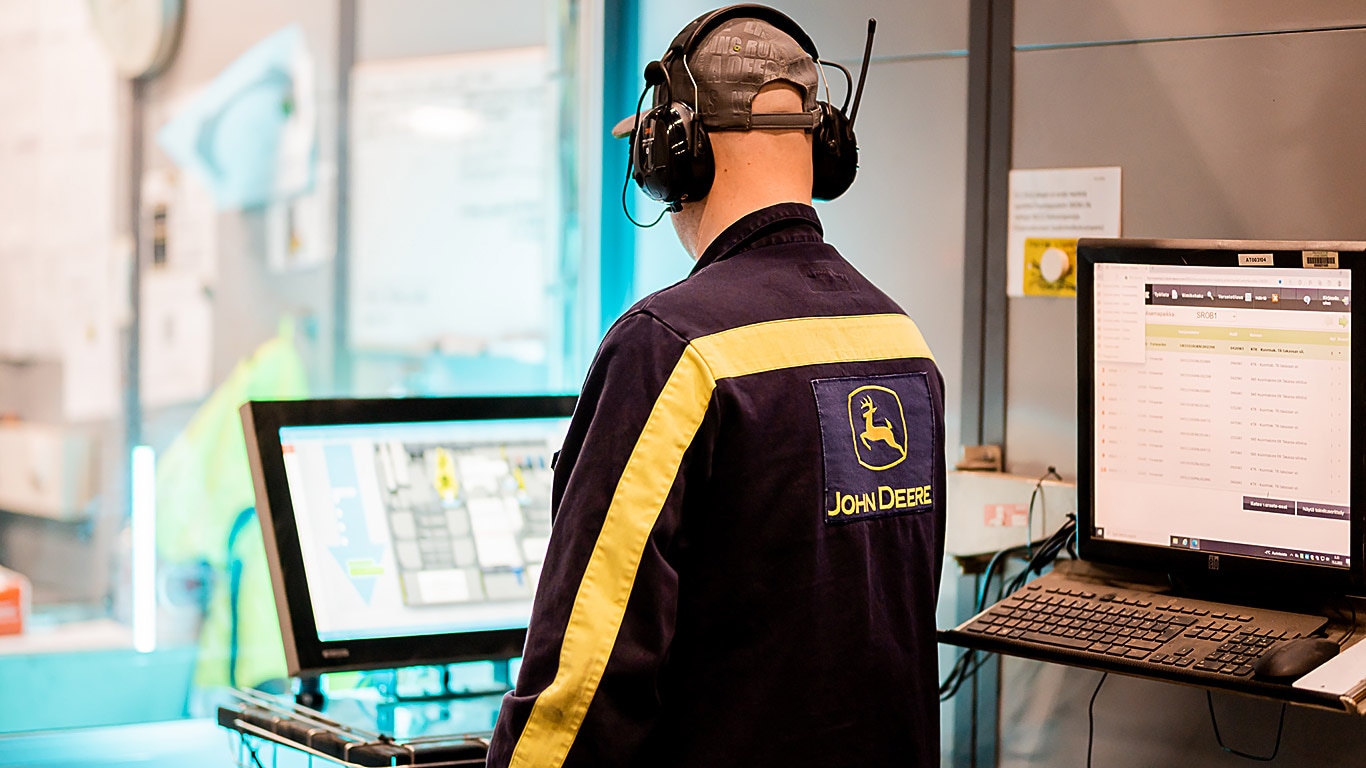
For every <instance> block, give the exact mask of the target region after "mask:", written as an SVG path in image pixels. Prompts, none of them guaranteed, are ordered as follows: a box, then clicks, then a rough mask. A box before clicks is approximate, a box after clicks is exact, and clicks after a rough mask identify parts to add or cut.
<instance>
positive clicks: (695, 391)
mask: <svg viewBox="0 0 1366 768" xmlns="http://www.w3.org/2000/svg"><path fill="white" fill-rule="evenodd" d="M715 384H716V383H715V380H714V379H713V378H712V376H711V373H710V372H709V371H708V370H707V367H706V364H705V363H704V362H703V360H702V357H701V355H699V354H698V353H697V350H695V349H693V348H692V347H691V346H690V347H688V348H687V349H685V350H684V352H683V357H682V359H680V360H679V362H678V365H677V366H675V367H674V370H673V373H672V374H670V376H669V380H668V381H667V382H666V383H665V384H664V390H663V392H661V393H660V395H659V399H657V400H656V401H655V404H654V407H653V408H652V409H651V410H650V415H649V417H648V418H647V419H646V421H645V428H644V430H642V431H641V434H640V439H639V440H637V441H636V445H635V448H634V449H633V450H632V451H631V456H630V458H629V459H627V461H626V469H625V470H623V471H622V473H621V479H620V480H619V481H618V483H617V488H616V491H615V492H614V493H613V495H612V501H611V504H610V505H609V506H608V509H607V517H606V519H605V520H604V521H603V524H602V531H601V532H600V533H599V534H598V541H597V544H595V545H594V547H593V554H592V555H590V556H589V560H588V568H587V569H586V570H585V571H584V574H583V580H582V581H581V582H580V584H579V590H578V594H576V595H575V596H574V607H573V608H572V609H571V610H570V614H569V624H568V625H567V626H566V627H565V631H564V642H563V644H562V646H561V647H560V663H559V669H558V670H557V671H556V673H555V679H554V680H553V681H551V683H550V685H549V686H548V687H546V689H545V690H544V691H542V692H541V694H540V696H538V697H537V698H536V703H535V704H534V705H533V706H532V708H531V715H530V717H529V718H528V719H527V723H526V727H525V728H523V729H522V735H521V737H520V738H519V739H518V741H517V747H516V749H515V750H514V751H513V753H512V761H511V763H510V767H511V768H558V766H560V765H562V764H563V763H564V759H565V756H566V755H568V754H569V748H570V747H571V746H572V745H573V743H574V737H575V736H576V735H577V734H578V731H579V726H580V725H581V724H582V723H583V718H584V715H585V714H586V713H587V711H588V705H589V703H590V702H592V700H593V694H594V693H596V692H597V688H598V682H599V681H600V680H601V679H602V673H603V670H604V669H606V668H607V659H608V657H610V656H611V655H612V647H613V646H614V645H615V644H616V639H617V632H618V631H619V630H620V629H621V622H622V618H623V617H624V616H625V614H626V603H627V601H628V600H629V599H630V597H631V588H632V586H634V584H635V578H636V569H637V568H638V567H639V566H640V558H641V557H642V555H643V554H644V551H645V544H646V542H647V541H648V540H649V538H650V531H651V530H653V529H654V526H655V520H656V519H657V518H658V517H659V513H660V511H661V510H662V509H663V508H664V501H665V499H666V498H667V497H668V495H669V490H670V489H671V488H673V484H674V478H675V476H676V475H677V474H678V467H679V465H680V464H682V462H683V453H684V452H685V451H687V449H688V446H689V445H691V444H692V440H693V436H694V435H696V434H697V429H698V427H699V426H701V424H702V419H703V417H704V416H705V415H706V413H707V404H708V403H709V402H710V401H711V393H712V389H713V388H714V387H715Z"/></svg>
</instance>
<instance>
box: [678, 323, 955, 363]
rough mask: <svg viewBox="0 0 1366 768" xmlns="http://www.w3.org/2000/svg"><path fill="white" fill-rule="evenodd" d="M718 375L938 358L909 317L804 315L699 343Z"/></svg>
mask: <svg viewBox="0 0 1366 768" xmlns="http://www.w3.org/2000/svg"><path fill="white" fill-rule="evenodd" d="M693 346H695V347H697V349H698V351H700V352H701V353H702V357H703V359H705V360H706V361H707V364H708V365H709V366H711V369H712V370H713V371H714V372H715V374H716V378H718V379H727V378H731V377H734V376H746V375H749V374H754V373H763V372H765V371H776V370H780V369H783V368H796V367H799V366H803V365H820V364H824V363H849V362H859V361H867V360H896V359H899V358H907V357H923V358H929V359H930V360H933V359H934V355H932V354H930V348H929V346H927V345H926V344H925V338H924V337H923V336H921V335H920V329H919V328H917V327H916V325H915V322H914V321H912V320H911V318H909V317H907V316H905V315H891V314H889V315H850V316H845V317H799V318H793V319H791V320H774V321H773V322H769V323H757V324H755V325H745V326H741V327H739V328H732V329H731V330H729V331H722V332H720V333H715V334H712V335H711V336H703V337H702V338H700V339H697V340H696V341H694V342H693Z"/></svg>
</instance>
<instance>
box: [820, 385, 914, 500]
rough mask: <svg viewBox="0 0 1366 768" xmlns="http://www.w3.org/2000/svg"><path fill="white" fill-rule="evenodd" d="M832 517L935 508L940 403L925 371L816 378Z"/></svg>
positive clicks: (827, 495) (826, 481)
mask: <svg viewBox="0 0 1366 768" xmlns="http://www.w3.org/2000/svg"><path fill="white" fill-rule="evenodd" d="M811 388H812V390H813V391H814V393H815V395H816V412H817V414H818V415H819V417H820V424H821V452H822V454H823V463H824V467H825V500H824V504H823V507H822V510H823V514H822V518H823V519H824V520H825V522H826V523H827V524H838V523H845V522H850V521H853V520H867V519H872V518H878V517H890V516H892V515H904V514H910V513H912V512H918V511H924V510H928V509H932V508H933V507H934V503H935V488H934V487H933V479H934V446H935V445H937V444H938V441H939V436H938V435H936V434H935V432H934V429H935V426H934V424H935V422H934V405H933V402H932V401H931V399H930V389H929V384H928V383H927V378H926V374H924V373H906V374H896V375H892V376H871V377H869V376H863V377H853V378H843V379H818V380H816V381H813V382H811Z"/></svg>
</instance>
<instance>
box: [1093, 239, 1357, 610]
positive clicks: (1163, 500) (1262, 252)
mask: <svg viewBox="0 0 1366 768" xmlns="http://www.w3.org/2000/svg"><path fill="white" fill-rule="evenodd" d="M1364 249H1366V243H1308V242H1242V241H1199V240H1133V239H1114V240H1098V239H1097V240H1082V241H1081V242H1080V243H1079V245H1078V248H1077V261H1078V272H1077V311H1078V332H1079V333H1078V341H1077V347H1078V370H1077V373H1078V377H1079V378H1078V381H1079V386H1078V393H1077V399H1078V404H1079V414H1078V424H1079V434H1078V449H1079V461H1078V477H1077V486H1078V488H1077V490H1078V538H1079V547H1080V554H1081V556H1082V558H1083V559H1085V560H1089V561H1093V562H1100V563H1109V564H1117V565H1130V566H1139V567H1144V568H1149V569H1154V570H1158V571H1163V572H1167V573H1170V574H1176V575H1180V576H1184V577H1188V578H1190V579H1191V580H1192V581H1195V580H1197V579H1198V580H1199V582H1200V583H1202V584H1205V585H1208V586H1221V587H1226V588H1230V589H1238V588H1243V589H1251V590H1263V589H1265V590H1276V589H1291V590H1295V589H1304V588H1312V589H1315V590H1318V591H1322V592H1330V593H1331V592H1340V591H1345V590H1347V589H1349V588H1352V587H1355V586H1359V585H1360V584H1361V572H1362V569H1363V565H1364V564H1366V563H1364V562H1363V556H1362V546H1361V544H1362V522H1361V518H1362V513H1363V512H1366V499H1363V498H1362V493H1363V491H1362V488H1363V484H1362V477H1363V458H1366V451H1363V450H1362V448H1363V446H1366V433H1363V427H1362V424H1363V423H1366V420H1364V419H1362V418H1359V416H1360V414H1357V413H1354V410H1355V409H1354V403H1356V402H1358V401H1362V402H1366V400H1362V399H1361V398H1362V393H1363V387H1366V376H1363V375H1362V361H1363V355H1366V344H1353V343H1352V335H1353V327H1354V325H1355V322H1356V319H1359V317H1354V316H1360V315H1361V313H1358V312H1356V311H1355V307H1354V305H1353V298H1354V296H1355V297H1357V298H1363V299H1366V285H1363V281H1364V280H1366V266H1363V264H1364V263H1366V262H1363V259H1364V258H1366V257H1364V256H1363V250H1364ZM1354 416H1357V417H1358V418H1354ZM1354 513H1355V514H1354Z"/></svg>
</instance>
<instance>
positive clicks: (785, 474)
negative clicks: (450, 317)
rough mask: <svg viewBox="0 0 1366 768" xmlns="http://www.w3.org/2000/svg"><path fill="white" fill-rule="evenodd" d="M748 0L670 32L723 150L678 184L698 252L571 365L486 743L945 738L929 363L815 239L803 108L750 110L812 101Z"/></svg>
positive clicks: (704, 749) (748, 752)
mask: <svg viewBox="0 0 1366 768" xmlns="http://www.w3.org/2000/svg"><path fill="white" fill-rule="evenodd" d="M760 10H762V11H764V13H759V12H758V11H755V12H754V14H755V15H756V16H758V18H753V17H748V16H740V17H734V18H728V19H726V20H725V21H724V22H723V23H721V24H718V25H714V28H713V29H710V30H709V31H707V30H706V29H704V30H703V31H705V32H706V34H704V35H701V37H700V39H698V40H696V41H695V44H694V45H692V46H691V47H690V49H689V48H687V46H683V47H681V48H680V45H681V44H680V40H682V39H684V37H685V35H686V34H687V33H688V30H685V33H684V34H681V35H680V39H679V40H675V45H674V46H672V47H671V48H672V49H673V50H671V53H670V54H667V55H666V57H665V59H664V60H663V61H664V69H665V70H666V71H667V75H668V80H669V82H670V84H671V85H670V86H669V88H668V89H667V90H668V92H667V93H663V94H661V93H660V91H661V90H664V89H660V88H657V89H656V103H660V102H661V101H664V100H667V99H669V98H672V99H673V100H674V101H676V102H682V103H685V104H697V105H699V107H700V110H699V117H700V118H701V120H702V124H703V126H704V127H705V128H706V129H707V130H708V131H709V136H710V142H711V149H712V153H713V155H714V161H715V173H714V180H713V181H712V183H711V185H710V187H709V191H707V192H706V194H705V195H701V196H699V199H690V200H687V201H684V202H681V203H680V204H677V205H674V206H673V209H674V210H675V212H674V213H673V214H672V221H673V224H674V227H675V229H676V230H677V232H678V236H679V239H680V241H681V242H682V244H683V247H684V248H685V249H686V250H687V251H688V253H689V254H690V255H692V257H693V258H694V259H696V261H697V263H696V266H695V267H694V269H693V270H692V273H691V274H690V275H689V276H688V278H687V279H685V280H683V281H682V282H680V283H678V284H676V285H674V286H671V287H669V288H666V289H664V290H662V291H659V292H657V293H655V294H653V295H651V296H649V297H647V298H645V299H644V300H642V301H641V302H640V303H638V304H636V305H635V306H634V307H632V308H631V309H630V310H629V311H627V312H626V314H625V315H623V316H622V317H621V319H619V320H618V321H617V322H616V324H615V325H614V326H613V327H612V328H611V330H610V331H609V332H608V333H607V336H606V338H605V339H604V340H603V342H602V346H601V348H600V349H599V351H598V355H597V358H596V359H595V360H594V362H593V364H592V367H591V370H590V371H589V374H588V377H587V380H586V382H585V384H584V387H583V392H582V395H581V397H580V400H579V403H578V407H577V410H576V412H575V414H574V418H573V422H572V424H571V426H570V429H569V433H568V436H567V437H566V439H565V443H564V448H563V450H562V452H561V454H560V456H559V459H558V463H557V465H556V467H555V487H554V497H553V503H554V516H555V522H554V530H553V534H552V537H551V543H550V550H549V553H548V556H547V559H546V562H545V566H544V571H543V574H542V576H541V580H540V584H539V586H538V591H537V594H536V604H535V607H534V610H533V616H532V619H531V625H530V628H529V630H528V635H527V644H526V652H525V657H524V660H523V665H522V669H521V673H520V676H519V679H518V681H517V687H516V690H515V691H513V692H512V693H510V694H508V696H507V697H506V699H505V700H504V703H503V708H502V711H501V713H500V715H499V719H498V724H497V727H496V730H495V733H494V736H493V742H492V748H491V753H490V759H489V765H490V766H498V767H501V766H507V765H513V766H535V767H536V768H545V767H547V766H552V767H553V766H560V765H567V766H590V765H591V766H650V767H652V768H653V767H654V766H675V765H677V766H708V767H711V766H727V765H743V766H768V765H773V766H846V765H848V766H855V765H856V766H883V765H897V766H929V765H934V764H937V763H938V700H937V694H936V691H937V687H938V685H937V664H936V645H935V622H934V608H935V602H936V599H937V596H938V589H939V573H940V562H941V560H942V557H943V532H944V516H943V513H944V506H943V504H944V503H943V497H942V495H943V491H944V485H945V481H944V473H945V466H944V452H943V451H944V449H943V444H944V443H943V441H944V423H943V381H942V378H941V376H940V374H939V371H938V369H937V368H936V367H935V364H934V361H933V359H932V358H931V357H930V354H929V351H928V350H927V349H926V348H925V345H924V341H923V340H922V339H921V336H920V333H919V332H918V331H917V330H916V328H915V325H914V324H913V323H912V322H911V321H910V319H909V318H907V317H906V316H905V314H904V313H903V312H902V311H901V309H900V308H899V307H897V305H896V304H895V303H894V302H893V301H892V300H891V299H889V298H888V297H887V296H886V295H884V294H883V293H882V292H881V291H879V290H878V289H877V288H875V287H874V286H873V285H872V284H871V283H870V282H869V281H868V280H867V279H866V278H864V277H863V276H862V275H860V274H859V273H858V272H857V271H856V270H855V269H854V268H853V267H852V266H850V265H849V263H848V262H846V261H845V260H844V259H843V258H841V257H840V255H839V254H838V253H837V252H836V251H835V249H834V248H832V247H830V246H829V245H826V244H825V243H824V242H823V240H822V230H821V226H820V222H819V221H818V220H817V218H816V214H815V211H814V210H813V209H812V208H811V199H812V197H811V195H812V185H813V170H812V137H811V133H810V132H809V130H803V129H786V130H783V129H751V130H745V129H744V128H745V127H746V126H750V124H751V117H752V116H760V115H765V114H770V113H803V112H806V113H812V114H815V112H814V111H813V108H814V107H815V105H816V98H815V96H816V94H815V89H816V84H817V72H816V67H817V65H816V63H815V62H814V61H813V58H812V56H811V54H810V53H809V52H808V51H807V50H806V49H804V48H803V46H802V45H799V44H798V43H797V42H796V41H795V40H794V37H793V36H792V35H791V34H789V33H788V32H787V31H784V30H783V29H781V28H780V26H786V25H783V24H775V23H774V22H775V21H778V22H781V21H784V20H786V17H781V15H780V14H777V13H776V12H771V9H760ZM704 18H705V17H704ZM786 22H787V24H791V25H792V26H791V27H790V28H791V29H792V30H793V31H795V32H796V33H797V34H798V35H800V36H802V37H804V36H805V35H804V33H801V32H800V30H799V29H798V28H796V27H795V24H792V23H791V22H790V20H786ZM694 24H696V22H695V23H694ZM693 28H694V27H692V26H690V28H689V29H693ZM756 52H757V54H756ZM704 54H705V55H704ZM732 54H733V56H734V57H741V59H743V58H744V57H746V56H749V58H750V59H751V60H750V61H748V62H746V61H744V60H738V59H736V58H733V57H732ZM755 55H758V56H759V57H760V58H761V59H762V61H760V62H758V64H757V65H756V64H755V61H753V58H754V56H755ZM708 57H710V58H708ZM737 73H738V77H737ZM694 79H695V80H696V82H697V83H698V86H697V87H698V88H699V89H702V90H703V91H704V92H703V93H702V94H694V93H693V87H692V81H693V80H694ZM718 94H719V95H718ZM624 122H625V121H624ZM755 122H759V121H758V120H757V118H756V119H755ZM627 127H628V128H629V127H630V126H629V125H628V126H627Z"/></svg>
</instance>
